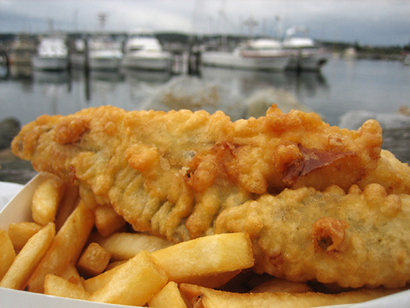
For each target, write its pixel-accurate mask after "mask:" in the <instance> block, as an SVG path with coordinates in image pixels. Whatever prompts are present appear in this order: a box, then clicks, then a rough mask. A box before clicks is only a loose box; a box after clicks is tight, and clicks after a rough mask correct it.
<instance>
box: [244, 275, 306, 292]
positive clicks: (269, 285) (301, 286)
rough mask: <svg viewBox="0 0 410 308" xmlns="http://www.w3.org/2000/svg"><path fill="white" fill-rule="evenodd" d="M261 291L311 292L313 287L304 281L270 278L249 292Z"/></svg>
mask: <svg viewBox="0 0 410 308" xmlns="http://www.w3.org/2000/svg"><path fill="white" fill-rule="evenodd" d="M262 292H269V293H275V292H287V293H306V292H313V289H312V288H311V287H310V286H309V285H308V284H307V283H305V282H295V281H289V280H285V279H279V278H272V279H270V280H268V281H266V282H264V283H262V284H260V285H258V286H257V287H255V288H253V289H252V290H251V293H262Z"/></svg>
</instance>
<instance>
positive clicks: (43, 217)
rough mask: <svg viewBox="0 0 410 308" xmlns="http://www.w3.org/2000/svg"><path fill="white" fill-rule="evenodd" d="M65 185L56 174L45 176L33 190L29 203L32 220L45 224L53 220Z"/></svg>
mask: <svg viewBox="0 0 410 308" xmlns="http://www.w3.org/2000/svg"><path fill="white" fill-rule="evenodd" d="M65 188H66V185H65V183H64V182H63V181H62V180H61V179H60V178H58V177H56V176H51V175H50V177H48V178H46V179H45V180H44V181H43V182H42V183H41V184H40V185H39V186H38V187H37V188H36V190H35V192H34V195H33V201H32V205H31V212H32V215H33V220H34V221H35V222H36V223H38V224H40V225H42V226H45V225H46V224H48V223H49V222H54V221H55V218H56V214H57V209H58V206H59V205H60V202H61V200H62V198H63V196H64V192H65Z"/></svg>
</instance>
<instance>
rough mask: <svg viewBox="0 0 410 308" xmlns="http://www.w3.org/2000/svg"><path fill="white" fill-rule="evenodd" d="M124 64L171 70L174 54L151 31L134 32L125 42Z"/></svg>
mask: <svg viewBox="0 0 410 308" xmlns="http://www.w3.org/2000/svg"><path fill="white" fill-rule="evenodd" d="M124 50H125V55H124V60H123V62H122V65H123V66H124V67H125V68H128V69H140V70H152V71H170V69H171V64H172V56H171V54H170V53H169V52H166V51H164V50H163V48H162V46H161V44H160V42H159V41H158V39H157V38H156V37H155V36H154V35H153V34H152V33H150V32H145V31H142V32H135V33H132V34H131V35H130V36H129V38H128V40H127V42H126V44H125V48H124Z"/></svg>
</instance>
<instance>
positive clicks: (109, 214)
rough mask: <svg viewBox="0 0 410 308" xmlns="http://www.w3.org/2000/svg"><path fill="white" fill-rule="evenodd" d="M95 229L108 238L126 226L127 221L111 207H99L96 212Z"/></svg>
mask: <svg viewBox="0 0 410 308" xmlns="http://www.w3.org/2000/svg"><path fill="white" fill-rule="evenodd" d="M94 214H95V227H96V228H97V230H98V233H100V234H101V235H102V236H104V237H107V236H109V235H111V234H112V233H114V232H115V231H117V230H118V229H120V228H121V227H123V226H125V224H126V221H125V220H124V218H123V217H122V216H120V215H118V214H117V213H116V212H115V211H114V209H113V208H112V207H111V206H109V205H100V206H97V207H96V208H95V210H94Z"/></svg>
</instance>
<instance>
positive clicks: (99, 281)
mask: <svg viewBox="0 0 410 308" xmlns="http://www.w3.org/2000/svg"><path fill="white" fill-rule="evenodd" d="M127 262H128V261H127ZM124 265H125V263H124V264H121V265H119V266H116V267H114V268H113V269H110V270H108V271H105V272H104V273H102V274H100V275H97V276H94V277H92V278H89V279H86V280H85V281H84V288H85V289H86V290H87V291H88V292H90V293H94V292H95V291H97V290H98V289H101V288H102V287H103V286H105V285H106V284H107V283H108V282H109V281H110V280H111V279H112V277H114V275H115V274H116V273H117V272H118V270H119V269H120V268H121V267H122V266H124Z"/></svg>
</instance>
